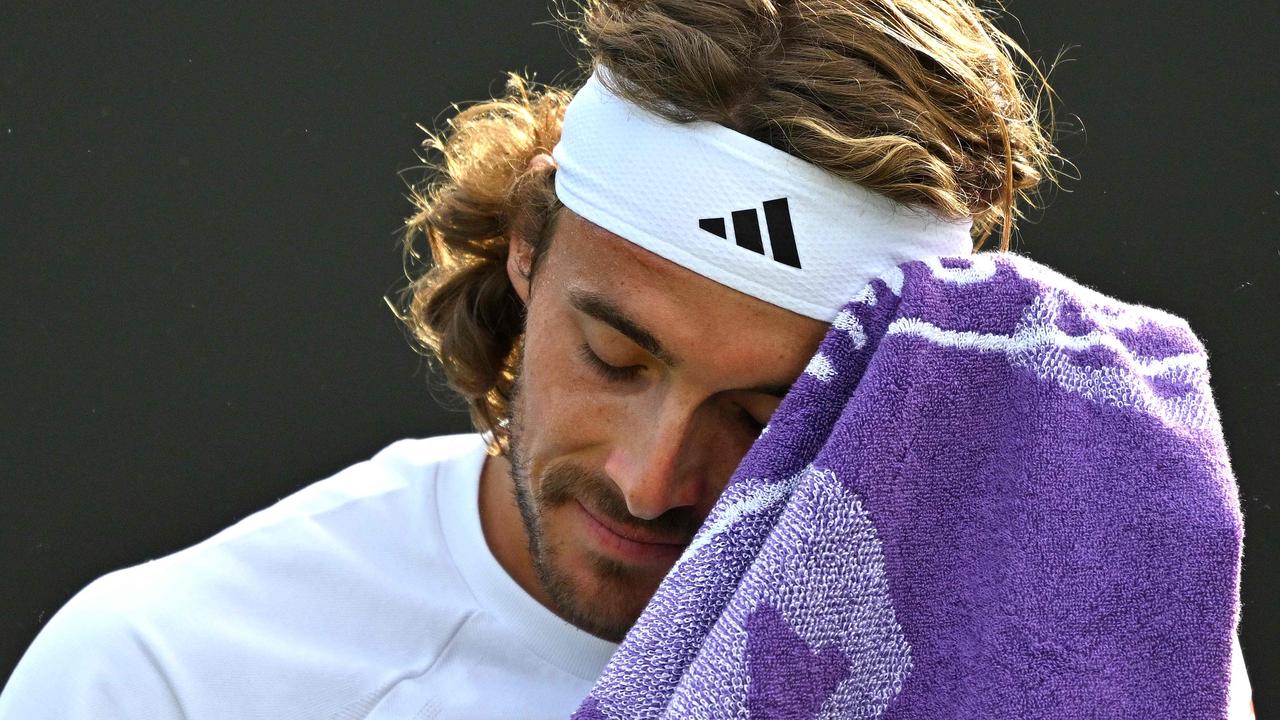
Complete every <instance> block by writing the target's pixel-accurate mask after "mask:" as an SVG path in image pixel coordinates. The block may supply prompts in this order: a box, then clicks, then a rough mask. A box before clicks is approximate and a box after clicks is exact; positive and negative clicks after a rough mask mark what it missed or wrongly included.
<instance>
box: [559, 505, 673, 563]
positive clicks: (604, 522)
mask: <svg viewBox="0 0 1280 720" xmlns="http://www.w3.org/2000/svg"><path fill="white" fill-rule="evenodd" d="M573 504H574V506H575V507H576V508H577V513H578V515H579V518H580V520H581V524H582V526H583V528H584V529H585V530H586V534H587V535H588V537H589V538H590V540H591V542H592V544H593V545H595V547H596V549H597V550H598V551H600V552H601V553H602V554H605V555H609V556H611V557H614V558H617V559H621V560H624V561H625V562H627V563H629V564H634V565H651V566H666V567H670V566H671V565H672V564H674V563H675V561H676V560H677V559H679V557H680V553H682V552H684V549H685V547H686V546H687V545H688V544H689V543H688V541H687V540H683V539H679V540H677V539H672V538H668V537H663V536H661V535H658V534H656V533H652V532H649V531H645V530H640V529H637V528H631V527H625V526H622V525H619V524H618V523H617V522H615V521H613V520H611V519H609V518H606V517H603V516H601V515H597V514H595V513H592V512H591V510H590V509H589V508H587V507H586V506H585V505H583V504H582V503H581V502H579V501H576V500H575V501H574V503H573Z"/></svg>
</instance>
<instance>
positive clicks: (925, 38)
mask: <svg viewBox="0 0 1280 720" xmlns="http://www.w3.org/2000/svg"><path fill="white" fill-rule="evenodd" d="M1000 15H1001V10H1000V9H999V8H998V7H993V8H986V9H984V8H981V7H979V6H977V5H975V4H974V3H972V2H970V0H797V1H791V2H783V1H779V0H656V1H648V2H627V1H606V0H585V2H582V3H581V4H579V5H576V6H574V8H572V9H571V10H562V11H560V13H559V17H560V20H561V22H562V23H563V24H564V25H565V26H566V27H567V28H568V29H569V30H570V31H571V32H572V33H573V34H574V35H575V36H576V37H577V38H578V40H579V41H580V43H581V45H582V47H583V48H584V49H585V51H586V60H585V61H584V65H583V67H582V68H581V73H580V75H581V76H582V77H583V78H585V77H586V75H587V74H589V72H590V69H591V67H592V66H594V65H603V66H605V67H607V68H608V69H609V70H610V71H612V73H613V74H614V75H615V76H620V77H621V78H624V79H625V80H626V82H625V83H612V84H611V86H610V89H611V90H613V91H614V92H616V93H618V94H621V95H623V96H624V97H626V98H628V99H629V100H630V101H632V102H634V103H636V104H638V105H641V106H643V107H645V108H647V109H649V110H650V111H652V112H655V113H658V114H660V115H662V116H664V117H666V118H668V119H670V120H673V121H676V122H692V121H699V120H701V121H710V122H715V123H719V124H721V125H724V126H725V127H728V128H730V129H733V130H735V131H737V132H740V133H743V134H745V135H748V136H750V137H753V138H755V139H757V140H760V141H762V142H765V143H768V144H770V145H772V146H774V147H776V148H778V149H780V150H783V151H784V152H787V153H790V154H792V155H794V156H796V157H799V158H801V159H803V160H805V161H807V162H809V163H812V164H814V165H817V166H819V167H822V168H824V169H826V170H827V171H829V172H832V173H834V174H836V175H838V176H840V177H843V178H845V179H848V180H851V181H853V182H857V183H858V184H860V185H862V186H863V187H865V188H867V189H869V190H872V191H875V192H878V193H880V194H882V195H885V196H887V197H890V198H892V199H894V200H896V201H899V202H902V203H906V204H912V205H920V206H925V207H928V208H931V209H933V210H934V211H936V212H938V213H940V214H942V215H945V216H948V217H953V218H963V217H969V218H972V220H973V230H972V237H973V240H974V249H975V250H981V249H983V247H984V246H985V245H986V244H987V243H988V242H989V241H990V240H991V238H992V237H993V236H995V237H996V238H998V240H997V242H996V245H997V248H998V249H999V250H1000V251H1006V250H1008V249H1009V247H1010V243H1011V240H1012V237H1013V233H1014V231H1015V229H1016V225H1017V221H1018V220H1019V219H1020V218H1022V217H1024V214H1025V211H1026V210H1027V209H1028V208H1037V207H1039V200H1040V197H1041V194H1040V192H1041V189H1042V188H1043V187H1045V186H1047V185H1053V184H1056V183H1057V182H1058V179H1059V174H1060V170H1059V168H1060V167H1061V166H1062V165H1063V164H1064V163H1065V161H1064V160H1063V159H1062V158H1061V156H1060V155H1059V154H1058V153H1057V150H1056V148H1055V147H1054V143H1053V139H1052V136H1051V135H1052V133H1051V131H1052V128H1053V127H1054V119H1053V118H1054V115H1053V107H1052V97H1053V91H1052V88H1051V86H1050V85H1049V83H1048V80H1047V77H1046V73H1044V72H1042V71H1041V70H1040V69H1039V67H1038V66H1037V64H1036V63H1035V62H1034V61H1033V60H1032V58H1031V57H1030V56H1029V55H1028V54H1027V53H1026V52H1025V51H1024V50H1023V49H1022V48H1021V47H1020V46H1019V45H1018V43H1017V42H1015V41H1014V40H1013V39H1012V38H1011V37H1010V36H1009V35H1007V34H1005V33H1004V32H1002V31H1001V30H1000V29H999V28H997V27H996V24H995V21H996V20H997V19H999V18H1000ZM579 86H580V83H575V84H572V85H570V86H555V85H539V84H537V83H534V82H533V81H532V80H530V79H528V78H526V77H524V76H522V75H519V74H516V73H509V74H508V75H507V80H506V83H505V86H504V89H503V92H502V94H501V95H500V96H498V97H496V98H494V99H492V100H488V101H484V102H479V103H475V104H472V105H470V106H468V107H465V108H462V109H458V110H457V112H456V114H454V115H453V117H451V118H450V119H449V120H448V121H447V123H446V125H445V127H444V128H443V129H442V130H440V131H439V132H436V131H432V130H427V131H426V132H427V138H426V140H424V142H423V146H424V148H425V149H426V151H427V154H426V156H425V157H423V158H422V159H423V161H424V163H425V164H426V166H427V168H428V169H429V173H428V175H427V176H426V177H425V178H424V179H423V180H422V181H421V182H418V183H415V184H412V185H411V186H410V199H411V201H412V203H413V206H414V212H413V213H412V215H411V216H410V217H409V218H408V219H407V221H406V228H405V234H404V238H403V246H404V252H405V254H406V261H407V262H408V261H417V260H425V269H424V270H423V271H422V272H420V273H418V274H417V275H416V276H415V275H414V273H413V272H412V271H409V272H407V275H408V276H409V281H410V282H409V284H408V285H407V286H406V287H404V288H403V289H402V290H401V292H400V293H399V296H398V302H392V301H391V300H389V301H388V302H389V303H390V304H391V305H392V307H393V309H394V310H395V311H396V313H397V316H398V317H399V318H400V320H401V321H402V322H403V323H404V324H405V326H406V328H407V329H408V330H409V333H410V335H411V337H412V340H413V342H414V344H415V346H416V348H417V349H419V350H420V351H421V352H423V353H424V354H425V355H427V356H428V357H430V358H433V359H434V361H435V362H436V363H437V364H438V366H439V368H440V370H441V371H442V372H443V375H444V377H445V379H446V380H447V382H448V384H449V386H450V388H452V389H453V390H454V391H455V392H457V393H458V394H459V395H461V397H462V398H463V399H464V400H465V401H466V403H467V405H468V407H469V410H470V413H471V418H472V422H473V424H474V425H475V427H476V428H477V429H478V430H480V431H487V432H490V433H492V437H493V442H492V443H491V446H490V450H491V452H504V451H505V448H506V423H505V420H506V418H507V417H508V408H509V406H510V402H511V399H512V392H513V390H514V384H515V374H516V370H517V367H518V363H519V353H520V348H521V336H522V334H523V331H524V306H523V304H522V303H521V301H520V299H519V297H518V296H517V295H516V294H515V291H514V289H513V288H512V287H511V283H510V281H509V279H508V276H507V273H506V259H507V248H508V244H509V241H510V238H511V237H512V236H513V235H518V236H519V237H522V238H524V239H526V240H527V241H529V242H530V244H531V245H532V247H533V258H534V267H535V268H536V266H537V260H538V258H539V257H540V256H541V254H542V253H544V252H545V250H546V247H547V242H548V240H549V238H550V236H551V234H552V232H551V231H552V230H553V229H554V220H555V218H556V217H557V214H558V212H559V210H560V209H561V205H560V203H559V201H558V200H557V199H556V197H555V191H554V184H553V183H554V175H555V170H554V167H553V166H550V165H543V164H534V165H532V166H531V164H530V161H531V160H532V159H533V158H534V157H535V156H537V155H538V154H539V153H549V152H550V151H551V149H552V148H554V147H555V145H556V143H557V142H558V140H559V137H560V126H561V122H562V120H563V117H564V110H565V108H566V106H567V105H568V103H569V101H570V100H571V99H572V97H573V93H574V92H575V91H576V89H577V87H579ZM424 244H425V247H426V250H427V251H428V253H429V256H428V257H426V258H424V257H423V253H422V245H424Z"/></svg>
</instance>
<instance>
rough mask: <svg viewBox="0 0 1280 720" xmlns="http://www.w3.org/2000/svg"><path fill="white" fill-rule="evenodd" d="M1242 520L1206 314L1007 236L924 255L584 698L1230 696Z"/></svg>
mask: <svg viewBox="0 0 1280 720" xmlns="http://www.w3.org/2000/svg"><path fill="white" fill-rule="evenodd" d="M1242 535H1243V525H1242V519H1241V512H1240V503H1239V496H1238V488H1237V486H1236V482H1235V478H1234V476H1233V473H1232V470H1231V467H1230V462H1229V459H1228V455H1227V450H1226V446H1225V443H1224V440H1223V435H1222V427H1221V421H1220V419H1219V415H1218V410H1217V407H1216V404H1215V402H1214V399H1213V395H1212V391H1211V388H1210V384H1209V372H1208V366H1207V355H1206V353H1205V350H1204V347H1203V345H1202V343H1201V342H1200V340H1199V339H1198V338H1197V337H1196V335H1195V334H1194V333H1193V332H1192V330H1191V329H1190V327H1189V326H1188V325H1187V323H1186V321H1185V320H1183V319H1181V318H1179V317H1176V316H1173V315H1170V314H1169V313H1166V312H1163V311H1160V310H1157V309H1154V308H1150V307H1144V306H1140V305H1134V304H1130V303H1126V302H1122V301H1120V300H1117V299H1114V298H1111V297H1108V296H1106V295H1103V294H1101V293H1098V292H1097V291H1095V290H1092V289H1090V288H1088V287H1085V286H1083V285H1081V284H1079V283H1077V282H1076V281H1074V280H1072V279H1070V278H1068V277H1066V276H1064V275H1062V274H1061V273H1058V272H1056V271H1054V270H1052V269H1050V268H1048V267H1046V266H1044V265H1042V264H1040V263H1038V262H1035V261H1032V260H1031V259H1029V258H1027V257H1025V256H1021V255H1018V254H1016V253H1012V252H1003V253H1002V252H995V251H989V252H980V253H975V254H972V255H967V256H934V257H930V258H926V259H923V260H912V261H908V262H905V263H903V264H901V265H899V266H897V267H896V268H893V269H891V270H890V271H888V272H885V273H883V274H881V275H880V276H879V277H878V278H876V279H874V280H872V281H871V282H870V283H868V284H867V285H866V286H865V287H864V288H863V290H862V291H861V292H860V293H859V294H858V295H857V296H856V297H855V298H853V300H852V301H850V302H849V303H848V304H847V305H846V306H845V307H844V309H843V310H842V311H841V312H840V314H839V316H838V317H837V318H836V319H835V321H834V323H833V325H832V328H831V330H830V332H829V333H828V334H827V336H826V337H825V339H824V340H823V342H822V344H821V346H820V348H819V352H818V353H817V354H816V355H815V356H814V357H813V359H812V361H811V362H810V363H809V366H808V369H807V370H806V371H805V373H804V374H803V375H802V376H801V378H800V379H799V381H798V382H797V383H796V385H795V387H794V388H793V389H792V391H791V392H790V393H789V394H788V395H787V397H786V398H784V400H783V402H782V404H781V406H780V407H779V408H778V410H777V412H776V413H775V414H774V417H773V419H772V421H771V423H770V425H769V426H768V427H767V428H765V431H764V432H763V433H762V435H761V437H760V438H759V440H758V441H757V442H756V443H755V445H754V446H753V447H752V448H751V450H750V452H749V453H748V454H747V456H746V457H745V458H744V460H743V462H742V464H741V465H740V466H739V468H738V470H737V471H736V472H735V474H734V476H733V478H732V479H731V480H730V482H729V485H728V486H727V488H726V489H725V491H724V493H723V494H722V496H721V497H720V499H719V501H718V502H717V504H716V505H715V507H714V508H713V510H712V512H711V514H710V516H709V517H708V518H707V521H706V523H705V524H704V525H703V527H702V528H701V530H700V531H699V532H698V534H697V535H696V537H695V538H694V541H693V542H692V543H691V544H690V546H689V548H688V549H687V551H686V552H685V553H684V554H683V556H682V557H681V558H680V559H679V560H678V561H677V563H676V564H675V566H674V567H673V568H672V571H671V572H670V573H669V574H668V576H667V577H666V578H665V580H664V581H663V583H662V584H661V585H660V586H659V588H658V590H657V592H656V593H655V595H654V597H653V599H652V601H651V602H650V603H649V605H648V607H647V608H646V609H645V611H644V613H643V614H642V615H641V617H640V619H639V621H638V622H637V623H636V625H635V626H634V627H633V629H632V630H631V632H630V634H629V635H628V636H627V638H626V639H625V640H624V641H623V643H622V644H621V645H620V646H619V648H618V650H617V651H616V652H615V653H614V655H613V657H612V659H611V660H610V662H609V665H608V666H607V668H606V670H605V672H604V674H603V675H602V676H601V677H600V679H599V680H598V681H597V683H596V685H595V687H594V688H593V689H592V691H591V693H590V695H589V696H588V697H587V698H585V699H584V701H583V703H582V705H581V706H580V707H579V709H578V711H577V712H576V713H575V714H574V718H578V719H581V720H588V719H599V718H614V719H618V718H658V717H662V718H680V719H681V720H684V719H688V718H753V719H758V718H788V719H802V718H803V719H807V718H884V719H886V720H907V719H913V720H915V719H919V720H926V719H927V720H937V718H983V719H984V720H989V719H991V718H1063V719H1066V718H1071V719H1072V720H1076V719H1078V718H1155V717H1159V718H1196V719H1197V720H1201V719H1203V718H1222V717H1225V715H1226V708H1227V697H1228V695H1227V693H1228V685H1229V678H1230V668H1231V649H1232V639H1233V637H1234V635H1235V630H1236V624H1237V621H1238V618H1239V577H1240V561H1241V548H1242Z"/></svg>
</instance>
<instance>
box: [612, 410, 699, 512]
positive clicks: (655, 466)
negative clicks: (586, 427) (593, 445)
mask: <svg viewBox="0 0 1280 720" xmlns="http://www.w3.org/2000/svg"><path fill="white" fill-rule="evenodd" d="M665 405H666V406H665V407H664V408H663V410H662V411H661V412H659V413H656V414H653V415H649V416H647V417H640V418H638V419H637V421H636V422H634V423H624V424H621V425H620V426H619V430H620V433H619V437H618V438H617V439H616V440H615V442H614V444H613V447H612V448H611V450H610V452H609V457H608V459H607V460H606V461H605V467H604V470H605V472H606V473H608V475H609V477H610V478H612V479H613V481H614V483H615V484H616V485H617V486H618V488H619V489H620V490H621V491H622V494H623V497H624V498H626V501H627V509H628V510H629V511H630V512H631V514H632V515H634V516H635V517H638V518H643V519H645V520H652V519H654V518H656V517H658V516H660V515H662V514H663V513H665V512H667V511H668V510H670V509H672V508H677V507H684V506H696V505H698V504H699V503H700V502H701V501H702V495H703V492H704V483H703V480H702V473H701V472H700V471H699V470H698V463H697V460H696V458H695V457H693V453H692V449H693V448H692V447H691V446H692V445H693V443H691V442H690V439H691V438H690V430H691V427H692V420H693V414H694V411H695V409H696V408H694V407H689V406H687V405H682V404H681V403H680V402H679V401H678V400H673V401H671V402H668V403H666V404H665Z"/></svg>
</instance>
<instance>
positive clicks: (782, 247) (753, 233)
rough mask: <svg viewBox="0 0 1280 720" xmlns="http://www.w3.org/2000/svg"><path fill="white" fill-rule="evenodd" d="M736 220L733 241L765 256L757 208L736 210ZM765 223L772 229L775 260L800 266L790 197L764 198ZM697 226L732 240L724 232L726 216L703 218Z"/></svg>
mask: <svg viewBox="0 0 1280 720" xmlns="http://www.w3.org/2000/svg"><path fill="white" fill-rule="evenodd" d="M729 217H731V218H732V219H733V241H734V242H736V243H737V244H738V247H740V248H746V249H747V250H751V251H752V252H758V253H760V254H761V255H764V254H765V252H764V240H763V239H762V238H761V237H760V216H759V215H758V214H757V213H756V209H755V208H749V209H747V210H734V211H733V212H731V213H729ZM764 224H765V226H766V227H768V228H769V247H770V250H771V251H772V253H773V259H774V260H776V261H778V262H780V263H782V264H784V265H790V266H791V267H793V268H798V267H800V255H799V254H798V253H797V252H796V235H795V232H794V231H793V230H792V229H791V210H790V209H789V208H788V207H787V199H786V198H784V197H782V198H777V199H774V200H765V201H764ZM698 227H700V228H702V229H703V230H705V231H707V232H709V233H711V234H712V235H718V236H719V237H722V238H724V239H726V240H728V239H729V236H728V234H727V233H726V232H725V225H724V218H722V217H714V218H702V219H701V220H699V221H698Z"/></svg>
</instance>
